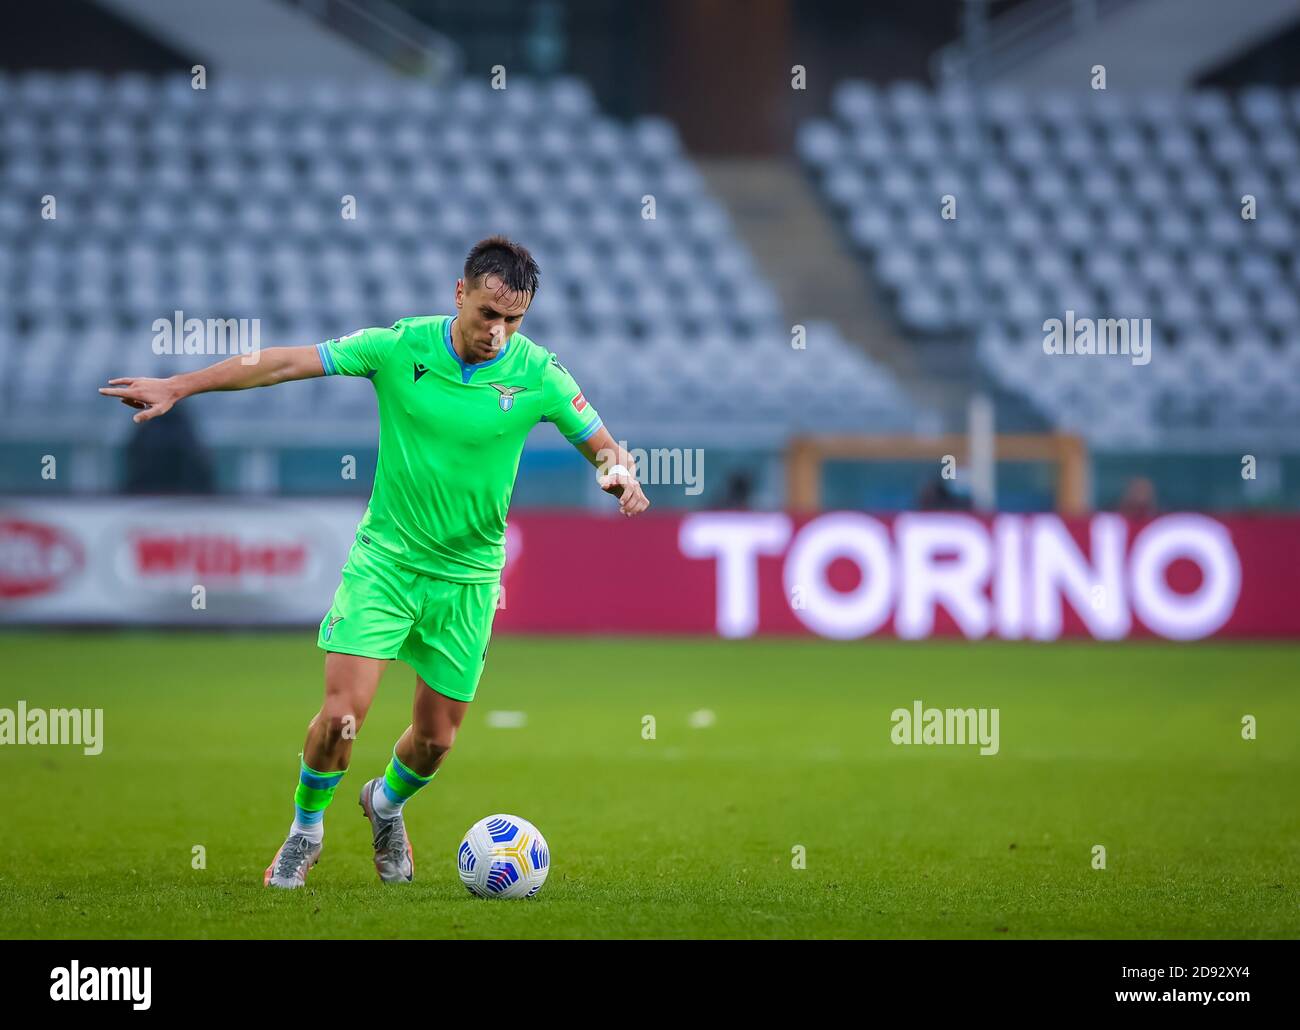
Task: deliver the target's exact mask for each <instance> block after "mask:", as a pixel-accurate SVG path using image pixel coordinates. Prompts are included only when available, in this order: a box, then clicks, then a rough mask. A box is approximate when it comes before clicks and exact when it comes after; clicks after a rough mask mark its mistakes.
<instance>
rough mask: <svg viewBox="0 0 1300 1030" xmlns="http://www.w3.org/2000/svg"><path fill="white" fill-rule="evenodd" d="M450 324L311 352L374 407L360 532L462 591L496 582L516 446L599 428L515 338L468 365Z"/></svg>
mask: <svg viewBox="0 0 1300 1030" xmlns="http://www.w3.org/2000/svg"><path fill="white" fill-rule="evenodd" d="M452 321H453V319H452V318H451V317H450V316H447V315H433V316H428V317H420V318H403V319H401V320H400V321H399V322H397V323H395V324H394V325H393V326H392V327H390V328H386V329H385V328H377V329H361V330H358V331H357V332H355V333H352V334H351V335H350V336H344V337H342V338H341V339H338V340H328V341H326V342H325V343H321V344H318V345H317V347H316V350H317V352H318V353H319V354H320V360H321V367H322V368H324V370H325V374H326V375H348V376H367V377H368V378H369V379H370V381H371V382H372V383H373V384H374V387H375V396H376V397H377V398H378V401H379V463H378V466H377V467H376V469H375V486H374V489H373V490H372V491H371V494H370V505H369V507H368V508H367V509H366V514H365V517H364V518H362V520H361V523H360V524H359V525H358V527H357V536H358V538H359V539H360V540H361V541H362V543H363V544H368V545H369V546H371V547H373V548H376V549H377V550H378V551H380V552H381V553H383V554H384V555H386V556H387V557H388V558H389V559H391V560H392V561H394V562H396V563H398V564H399V565H404V566H406V567H408V568H412V569H415V570H416V571H418V572H424V573H426V574H428V575H430V576H437V577H439V578H440V579H447V580H452V581H454V582H459V583H487V582H492V581H495V580H497V579H499V578H500V575H501V569H502V567H503V566H504V565H505V531H506V511H507V509H508V508H509V507H510V495H511V493H513V491H514V485H515V475H516V473H517V472H518V470H519V456H520V454H521V453H522V452H523V449H524V440H525V439H526V438H527V436H528V433H529V431H530V430H531V429H532V428H533V426H535V425H536V424H537V423H538V422H554V423H555V425H556V426H557V427H558V428H559V430H560V432H561V433H563V434H564V436H565V437H566V438H567V439H568V440H569V442H571V443H575V444H576V443H580V442H582V441H583V440H585V439H587V438H588V437H589V436H591V435H592V434H593V433H595V432H596V430H598V429H599V428H600V427H601V421H600V416H599V415H598V414H596V409H595V408H594V407H592V405H591V404H590V403H588V401H587V400H586V398H585V397H583V395H582V391H581V390H580V389H579V388H578V384H577V383H575V382H574V381H573V376H571V375H570V374H569V371H568V369H566V368H565V367H564V366H563V365H561V364H560V362H559V359H558V358H557V357H556V356H555V355H554V354H552V353H551V352H550V351H548V350H546V349H545V348H543V347H540V346H538V345H537V344H535V343H533V341H532V340H530V339H528V337H526V336H524V335H523V334H521V333H514V334H513V335H511V337H510V339H509V340H507V341H506V344H505V346H504V347H503V348H502V350H501V353H500V354H498V355H497V356H496V357H495V358H493V359H492V360H491V361H484V362H480V363H479V364H476V365H468V364H466V363H465V362H463V361H462V360H461V359H460V356H459V355H457V353H456V350H455V348H454V347H453V346H452V343H451V324H452Z"/></svg>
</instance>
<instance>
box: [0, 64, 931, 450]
mask: <svg viewBox="0 0 1300 1030" xmlns="http://www.w3.org/2000/svg"><path fill="white" fill-rule="evenodd" d="M489 114H490V115H491V118H490V121H489V124H490V125H491V131H490V133H489V134H488V135H487V136H486V137H484V136H483V134H482V133H481V131H480V130H479V128H478V127H480V126H482V125H483V124H484V123H485V116H487V115H489ZM0 161H2V163H3V164H2V174H0V286H2V288H0V390H2V391H3V399H4V414H3V416H0V419H2V422H0V425H2V427H3V432H5V433H6V434H8V435H10V436H13V435H15V434H17V435H21V434H22V433H25V432H28V433H29V432H36V431H39V432H42V433H45V434H46V435H48V434H49V433H50V432H51V431H52V429H53V428H55V427H57V429H58V430H59V432H60V433H61V434H62V435H63V436H65V437H68V438H73V439H81V440H87V441H94V440H104V439H113V440H120V439H121V438H122V437H123V436H124V435H125V433H126V432H128V431H129V429H130V423H129V420H128V419H125V418H123V417H122V412H121V411H120V410H118V409H116V408H114V406H112V405H109V404H100V403H96V401H97V398H96V396H95V393H94V388H95V386H96V385H99V384H101V383H102V382H103V381H104V380H105V379H106V378H107V377H109V376H110V375H124V374H133V375H150V374H152V375H170V374H173V373H176V372H179V371H184V370H187V369H189V368H193V367H199V366H202V365H204V364H208V363H211V362H212V361H214V360H218V359H219V357H220V356H221V355H216V356H214V355H211V354H195V355H184V356H177V355H174V354H167V355H156V354H154V353H153V351H152V349H151V341H152V339H153V336H154V332H153V329H152V328H151V327H152V326H153V324H154V322H155V320H156V319H159V318H161V319H164V320H166V321H169V322H170V321H171V320H172V318H173V312H174V311H181V312H183V313H184V316H185V317H186V318H190V317H196V318H200V319H209V318H217V319H228V318H233V319H253V318H257V319H260V337H259V339H260V344H261V345H262V346H272V345H276V344H307V343H313V342H317V341H320V340H324V339H329V338H333V337H337V336H339V335H342V334H345V333H347V332H350V331H352V330H353V329H356V328H360V327H362V326H366V325H377V324H389V323H391V322H392V321H394V320H395V319H397V318H399V317H403V316H406V315H410V314H422V313H437V312H441V311H445V310H449V309H450V307H451V304H452V288H453V285H454V282H455V280H456V278H457V276H458V275H459V269H460V265H461V262H462V261H463V257H464V254H465V252H466V250H468V248H469V246H470V245H471V244H472V243H473V242H474V241H475V240H476V239H478V238H480V237H481V236H484V235H489V234H491V233H493V232H500V231H505V232H507V233H508V234H509V235H511V236H513V237H514V238H517V239H519V240H521V241H523V242H525V243H526V244H528V245H529V246H530V248H531V249H532V250H533V251H534V253H535V255H536V256H537V258H538V260H539V262H540V264H541V268H542V277H543V288H542V289H541V291H540V292H539V294H538V296H537V298H536V302H535V304H534V306H533V309H532V310H531V311H530V313H529V315H528V318H527V320H526V324H525V328H524V331H525V333H526V334H527V335H529V336H530V337H531V338H533V339H535V340H536V341H537V342H538V343H541V344H542V345H544V346H547V347H548V348H550V349H553V350H556V351H557V352H559V353H560V354H561V356H562V358H563V360H564V361H565V362H566V364H567V365H568V366H569V367H570V368H571V369H572V370H573V372H574V374H575V376H577V377H578V379H579V381H580V382H582V383H583V384H584V387H585V388H586V389H587V392H588V394H589V395H590V396H591V397H592V398H593V401H594V402H595V403H596V404H597V405H598V406H600V405H605V406H607V407H608V408H609V410H610V411H611V413H618V423H619V424H618V428H619V430H620V431H621V432H627V433H629V434H631V433H635V432H637V431H638V427H650V426H663V425H665V424H670V425H672V426H674V427H677V428H682V429H685V428H686V427H690V426H692V425H698V428H699V434H700V435H699V438H700V439H701V440H708V439H709V438H710V436H709V434H710V433H713V434H715V435H716V434H717V433H720V432H726V433H729V434H732V436H733V437H735V438H738V439H748V440H757V439H760V438H762V439H767V440H770V441H778V440H781V439H784V438H785V437H786V436H787V435H788V434H789V433H790V432H791V431H793V430H796V429H800V428H836V427H849V428H853V429H858V430H861V429H866V428H872V429H905V428H908V427H910V426H911V425H912V420H913V417H914V414H913V408H912V406H911V405H910V404H909V402H908V400H907V398H906V397H905V395H904V394H903V392H902V391H901V389H900V388H899V387H898V384H897V383H896V382H894V381H893V380H892V378H891V377H890V376H889V374H888V373H887V372H886V370H884V369H883V368H881V367H880V366H878V365H877V364H875V363H873V362H872V361H871V360H870V359H869V358H868V357H867V356H866V355H865V354H864V353H862V351H861V350H859V349H858V348H856V347H855V346H852V345H850V344H848V343H846V342H845V341H844V340H843V339H842V338H841V337H840V336H839V335H838V333H837V332H836V331H835V330H834V328H833V327H831V326H829V325H826V324H819V323H810V324H809V325H808V326H807V327H806V328H807V336H806V349H802V350H796V349H795V348H794V347H792V346H791V339H792V335H791V326H790V325H789V324H788V323H787V322H786V320H785V317H784V315H783V313H782V312H781V310H780V308H779V304H778V301H777V299H776V294H775V292H774V291H773V289H772V288H771V286H770V284H769V283H768V282H766V281H765V280H764V279H763V277H762V276H761V274H760V273H759V272H758V271H757V270H756V268H755V265H754V263H753V261H752V260H751V257H750V255H749V254H748V253H747V251H746V250H745V248H744V247H743V245H742V244H741V243H740V242H739V241H738V238H737V237H736V235H735V233H734V232H733V229H732V227H731V224H730V221H729V218H728V215H727V213H726V212H725V210H724V208H723V207H722V206H721V205H720V204H718V203H717V202H716V201H715V200H714V199H713V198H711V196H710V195H709V194H708V192H707V190H706V188H705V186H704V184H703V180H702V178H701V176H700V175H699V174H698V172H697V170H696V169H695V168H694V166H693V165H692V162H691V161H690V160H689V159H688V158H687V157H686V155H685V154H684V152H683V150H682V148H681V146H680V143H679V140H678V137H677V135H676V132H675V130H674V129H673V128H672V126H671V125H670V124H669V123H668V122H666V121H664V120H661V119H656V118H652V117H645V118H640V119H637V120H635V121H634V122H632V123H630V124H624V123H621V122H616V121H614V120H613V119H610V118H607V117H604V116H602V114H601V112H600V111H599V110H598V108H597V106H596V104H595V102H594V100H593V98H592V95H591V93H590V92H589V90H588V89H587V87H586V86H585V85H584V84H583V83H582V82H581V81H579V80H576V79H572V78H561V79H556V80H552V81H548V82H547V83H545V84H540V83H538V82H530V81H527V80H523V79H519V78H516V79H512V80H511V84H510V88H509V89H508V90H506V91H502V92H494V91H492V90H491V89H490V88H489V87H488V85H487V84H486V83H483V82H470V81H468V80H462V81H458V82H456V83H455V84H454V85H452V86H450V87H447V88H438V87H431V86H429V85H427V84H421V83H411V82H402V81H397V80H393V81H391V82H387V81H373V82H371V81H367V82H364V83H359V84H357V85H356V86H355V87H354V88H351V89H348V88H343V87H340V85H339V84H338V82H337V81H335V82H333V83H303V82H294V83H273V82H272V83H261V82H253V81H248V82H244V83H243V84H241V83H240V82H238V81H235V82H232V81H223V83H222V85H221V88H219V89H211V90H196V89H193V88H191V82H190V79H189V77H187V76H179V77H173V78H152V77H146V76H141V75H122V76H117V77H112V78H105V77H101V76H99V75H97V74H94V73H73V74H66V75H55V74H46V73H37V72H31V73H25V74H22V75H17V76H12V77H8V78H0ZM46 196H50V197H53V198H55V201H56V204H57V207H56V212H57V217H56V218H53V219H48V218H43V217H42V203H43V201H42V198H43V197H46ZM651 196H653V198H654V203H655V212H654V214H655V217H654V218H653V219H648V218H645V217H643V211H645V210H646V204H647V198H648V197H651ZM346 197H353V198H355V203H356V217H355V219H347V218H344V217H342V211H343V204H344V202H345V198H346ZM195 402H196V403H194V404H193V405H192V407H193V413H194V414H196V415H197V416H198V422H199V425H200V428H201V429H203V428H205V427H206V429H207V430H208V432H209V435H211V432H212V430H214V428H219V429H220V432H221V434H222V438H223V439H225V440H260V441H264V442H265V441H267V440H275V441H277V442H292V441H294V440H295V439H304V440H307V439H309V440H310V441H312V442H314V443H316V442H320V441H322V440H327V439H329V438H331V437H335V438H339V439H355V438H356V437H357V436H358V434H362V435H364V434H370V435H373V433H374V426H375V416H374V401H373V397H372V396H371V392H370V390H368V389H365V388H362V387H361V386H360V384H338V383H333V382H326V381H322V380H316V381H310V382H305V383H299V384H294V385H293V386H291V387H289V388H287V389H285V390H284V391H283V392H277V395H276V397H275V402H274V404H267V403H266V402H265V398H264V397H261V396H258V395H257V392H256V391H252V392H248V393H243V394H234V395H227V396H223V397H218V398H212V397H204V398H196V399H195ZM557 442H562V441H558V438H557Z"/></svg>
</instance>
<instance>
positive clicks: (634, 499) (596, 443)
mask: <svg viewBox="0 0 1300 1030" xmlns="http://www.w3.org/2000/svg"><path fill="white" fill-rule="evenodd" d="M574 446H575V447H577V448H578V450H579V451H580V452H581V453H582V456H583V457H584V458H586V459H587V460H588V461H589V462H591V463H592V464H593V465H595V466H596V467H597V468H598V469H600V471H601V475H600V477H599V478H598V479H597V480H596V482H597V483H599V484H600V488H601V489H602V490H604V491H605V492H606V493H607V494H613V495H614V496H615V497H617V498H618V510H619V511H621V512H622V513H623V514H624V515H626V516H628V517H629V518H630V517H631V516H633V515H640V514H641V513H642V512H643V511H645V510H646V509H647V508H648V507H650V499H649V498H648V497H646V495H645V491H644V490H642V489H641V484H640V483H639V482H637V478H636V463H635V462H634V461H633V460H632V455H630V454H629V453H628V452H627V451H625V450H624V449H623V448H622V447H620V446H619V445H618V441H616V440H615V439H614V437H613V436H611V435H610V432H609V430H608V429H606V428H605V427H604V426H601V427H600V428H599V429H597V430H596V431H595V432H594V433H592V434H591V436H589V437H588V438H587V439H586V440H583V441H582V442H581V443H578V444H574ZM617 465H621V466H623V468H625V469H627V474H626V475H624V474H623V473H621V472H616V473H614V474H613V475H610V474H609V472H608V470H609V469H612V468H614V467H615V466H617Z"/></svg>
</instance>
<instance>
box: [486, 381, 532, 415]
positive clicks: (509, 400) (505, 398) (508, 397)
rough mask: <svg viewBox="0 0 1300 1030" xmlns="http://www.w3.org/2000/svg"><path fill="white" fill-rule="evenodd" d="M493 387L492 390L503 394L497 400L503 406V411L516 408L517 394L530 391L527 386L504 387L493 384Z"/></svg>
mask: <svg viewBox="0 0 1300 1030" xmlns="http://www.w3.org/2000/svg"><path fill="white" fill-rule="evenodd" d="M491 386H492V389H494V390H496V392H497V393H499V394H501V396H500V397H499V398H497V399H498V401H499V402H500V404H501V410H502V411H509V410H510V409H511V408H513V407H514V406H515V394H517V393H522V392H523V391H524V390H527V389H528V387H526V386H502V385H501V384H500V383H492V384H491Z"/></svg>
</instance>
